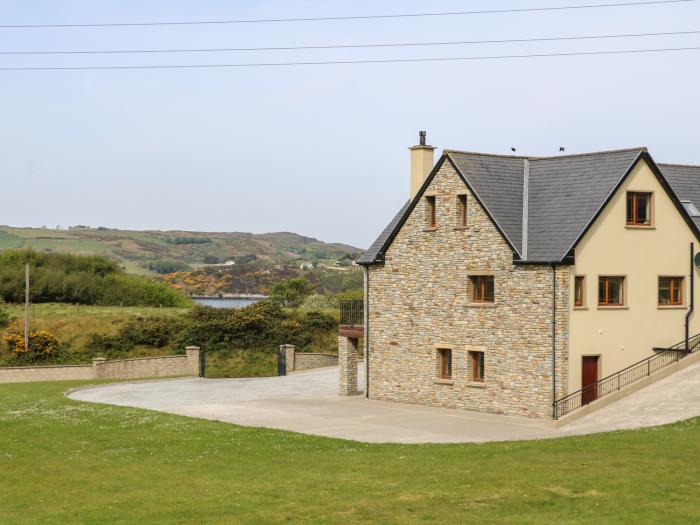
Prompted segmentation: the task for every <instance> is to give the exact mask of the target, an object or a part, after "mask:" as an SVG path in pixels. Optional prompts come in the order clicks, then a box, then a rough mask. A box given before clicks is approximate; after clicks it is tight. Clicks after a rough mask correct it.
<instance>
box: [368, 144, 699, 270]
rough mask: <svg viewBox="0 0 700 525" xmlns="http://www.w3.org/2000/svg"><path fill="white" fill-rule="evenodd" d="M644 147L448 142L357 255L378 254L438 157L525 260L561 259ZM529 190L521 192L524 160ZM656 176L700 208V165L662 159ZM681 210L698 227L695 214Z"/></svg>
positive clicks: (375, 258) (378, 257)
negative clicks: (567, 148) (511, 150)
mask: <svg viewBox="0 0 700 525" xmlns="http://www.w3.org/2000/svg"><path fill="white" fill-rule="evenodd" d="M643 156H644V157H646V158H647V160H648V161H649V162H650V163H651V164H652V165H653V166H655V164H654V162H653V160H652V159H651V157H650V156H649V155H648V153H647V151H646V148H632V149H626V150H616V151H604V152H596V153H587V154H579V155H565V156H559V157H517V156H503V155H489V154H483V153H471V152H462V151H452V150H447V151H445V152H444V154H443V157H442V158H441V159H440V161H439V162H438V164H437V165H436V166H435V168H434V169H433V172H432V173H431V174H430V176H429V177H428V179H429V180H428V181H426V183H425V184H424V186H423V189H422V190H421V191H420V192H419V193H418V195H417V196H416V198H415V199H414V200H413V201H409V202H407V203H406V204H405V205H404V206H403V207H402V209H401V210H400V211H399V213H398V214H397V215H396V216H395V217H394V219H393V220H392V221H391V222H390V223H389V225H388V226H387V227H386V228H385V229H384V231H383V232H382V234H381V235H380V236H379V237H378V238H377V240H376V241H375V242H374V243H373V244H372V246H371V247H370V248H369V249H368V250H367V252H365V253H364V254H363V255H362V257H361V258H360V259H359V260H358V263H359V264H376V263H382V262H383V253H384V252H386V250H387V249H388V247H389V246H390V244H391V241H392V240H393V237H394V236H395V235H396V233H397V232H398V230H399V229H400V228H401V226H402V225H403V222H404V220H405V218H406V217H407V216H408V215H409V214H410V212H411V210H412V209H413V207H414V206H415V204H416V203H417V202H418V200H419V199H420V197H421V194H422V192H423V191H424V189H425V188H426V187H427V186H428V184H429V183H430V180H432V178H433V177H434V176H435V174H436V173H437V171H438V170H439V168H440V166H441V165H442V163H443V162H446V161H449V162H451V163H452V164H453V166H454V167H455V169H456V170H457V171H458V172H459V173H460V175H461V176H462V178H463V179H464V181H465V183H466V184H467V185H468V186H469V188H470V189H471V191H472V192H473V193H474V195H475V196H476V197H477V199H478V200H479V202H480V203H481V205H482V206H483V207H484V209H485V210H486V212H487V214H488V215H489V216H490V217H491V219H492V220H493V222H494V224H495V225H496V227H497V228H498V229H499V230H500V231H501V233H502V234H503V236H504V237H505V239H506V240H507V241H508V243H509V244H510V245H511V247H512V248H513V250H514V252H516V254H517V255H516V256H517V257H518V258H519V259H521V260H522V261H523V262H532V263H544V262H547V263H549V262H560V261H562V260H564V259H565V258H566V256H567V255H568V254H569V252H570V251H571V249H572V248H573V247H574V246H575V244H576V242H577V241H578V239H579V238H580V237H581V236H582V235H583V233H584V232H585V231H586V230H587V228H588V226H589V225H590V224H591V223H592V222H593V221H594V220H595V218H596V217H597V215H598V213H599V212H600V211H601V210H602V208H603V207H604V205H605V204H606V203H607V201H608V199H609V198H610V197H611V196H612V194H613V193H614V192H615V190H616V189H617V187H618V185H619V184H621V183H622V181H623V179H624V178H625V176H626V175H627V174H628V173H629V171H630V169H631V168H632V167H633V166H634V164H635V163H636V162H637V160H638V159H640V158H641V157H643ZM526 161H527V164H528V171H529V177H528V186H529V189H528V192H527V195H524V183H523V181H524V179H525V172H526V171H525V165H526ZM659 169H660V171H661V172H662V173H658V176H659V177H661V182H662V184H663V185H666V186H668V187H669V191H672V192H673V193H675V196H677V197H678V199H680V200H681V201H684V200H691V201H693V203H694V204H695V205H696V206H697V207H698V208H700V166H675V165H667V164H664V165H660V168H659ZM664 179H666V180H664ZM525 199H527V201H526V202H527V210H528V213H527V223H528V227H527V243H526V248H527V253H526V255H527V256H526V257H525V256H524V255H525V253H524V252H525V250H524V248H525V247H524V246H523V203H524V202H525ZM677 205H678V206H679V208H680V209H681V212H682V213H683V214H684V215H685V217H686V220H687V221H688V222H689V224H690V225H691V227H693V225H694V226H695V228H694V229H695V230H696V235H697V234H699V233H700V232H698V230H697V228H700V217H689V216H688V214H687V213H686V211H685V210H684V209H682V207H681V206H680V203H677Z"/></svg>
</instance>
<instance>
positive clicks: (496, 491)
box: [0, 383, 700, 525]
mask: <svg viewBox="0 0 700 525" xmlns="http://www.w3.org/2000/svg"><path fill="white" fill-rule="evenodd" d="M76 384H77V383H76ZM76 384H72V383H34V384H19V385H0V429H1V431H0V435H1V436H2V440H1V441H0V478H1V479H2V490H0V523H3V524H15V523H42V524H51V523H246V524H251V523H254V524H266V523H319V524H335V523H362V524H367V523H383V524H405V523H479V524H493V523H512V524H522V525H527V524H540V523H541V524H548V525H549V524H583V523H604V524H608V523H634V524H658V523H668V524H691V523H692V524H695V523H698V520H699V519H700V506H699V505H698V504H699V503H700V465H699V464H698V460H700V419H693V420H690V421H687V422H682V423H678V424H675V425H670V426H665V427H658V428H651V429H646V430H639V431H627V432H616V433H610V434H602V435H597V436H588V437H574V438H565V439H559V440H549V441H537V442H514V443H502V444H485V445H473V444H467V445H422V446H417V445H368V444H360V443H355V442H350V441H341V440H333V439H326V438H319V437H311V436H305V435H300V434H293V433H288V432H282V431H274V430H264V429H254V428H245V427H238V426H234V425H228V424H225V423H219V422H212V421H203V420H196V419H188V418H184V417H179V416H173V415H168V414H160V413H157V412H149V411H144V410H138V409H129V408H120V407H111V406H104V405H94V404H85V403H80V402H77V401H71V400H68V399H66V398H65V397H64V396H63V392H64V391H65V390H67V389H68V388H69V387H70V386H75V385H76Z"/></svg>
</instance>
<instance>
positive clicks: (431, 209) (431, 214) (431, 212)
mask: <svg viewBox="0 0 700 525" xmlns="http://www.w3.org/2000/svg"><path fill="white" fill-rule="evenodd" d="M425 202H426V204H427V205H428V228H436V227H437V213H436V210H435V196H434V195H429V196H428V197H426V198H425Z"/></svg>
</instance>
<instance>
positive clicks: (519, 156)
mask: <svg viewBox="0 0 700 525" xmlns="http://www.w3.org/2000/svg"><path fill="white" fill-rule="evenodd" d="M628 151H645V152H648V151H649V148H647V147H646V146H637V147H634V148H620V149H610V150H601V151H589V152H586V153H570V154H568V155H551V156H548V157H540V156H533V155H504V154H501V153H483V152H480V151H465V150H458V149H444V150H443V153H444V154H448V155H449V154H450V153H457V154H462V155H479V156H481V157H500V158H504V159H521V160H523V159H527V160H549V159H564V158H571V157H586V156H590V155H604V154H607V153H626V152H628Z"/></svg>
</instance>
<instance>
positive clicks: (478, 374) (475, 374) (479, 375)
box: [469, 352, 484, 383]
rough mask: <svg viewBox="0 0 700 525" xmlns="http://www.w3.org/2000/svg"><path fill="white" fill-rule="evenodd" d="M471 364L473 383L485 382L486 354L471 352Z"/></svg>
mask: <svg viewBox="0 0 700 525" xmlns="http://www.w3.org/2000/svg"><path fill="white" fill-rule="evenodd" d="M469 364H470V368H471V376H472V378H471V379H472V382H473V383H483V382H484V352H469Z"/></svg>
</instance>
